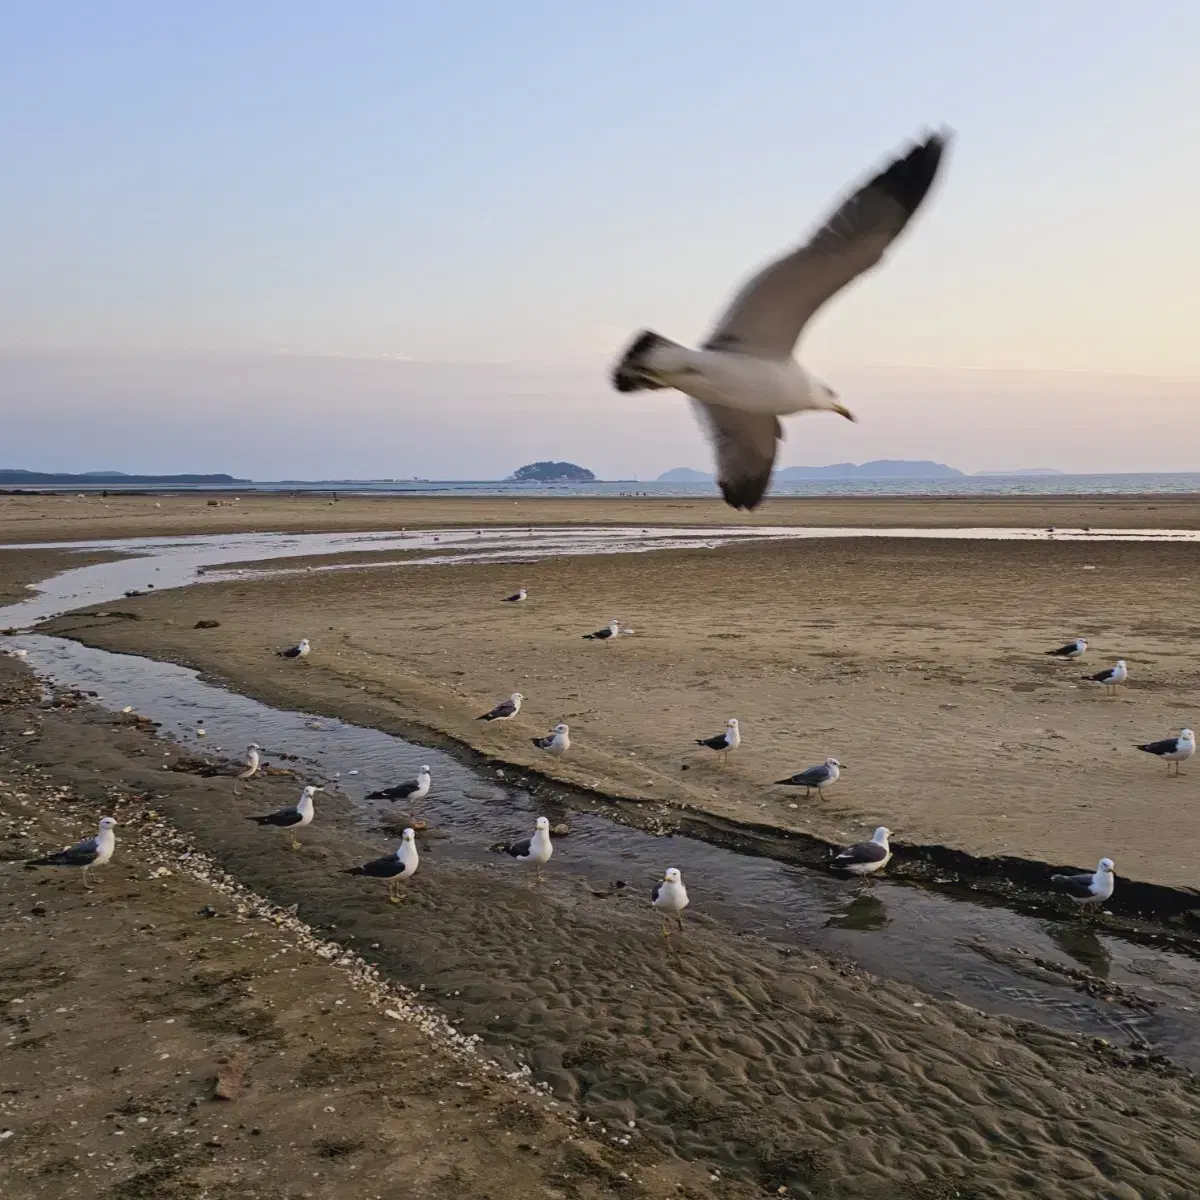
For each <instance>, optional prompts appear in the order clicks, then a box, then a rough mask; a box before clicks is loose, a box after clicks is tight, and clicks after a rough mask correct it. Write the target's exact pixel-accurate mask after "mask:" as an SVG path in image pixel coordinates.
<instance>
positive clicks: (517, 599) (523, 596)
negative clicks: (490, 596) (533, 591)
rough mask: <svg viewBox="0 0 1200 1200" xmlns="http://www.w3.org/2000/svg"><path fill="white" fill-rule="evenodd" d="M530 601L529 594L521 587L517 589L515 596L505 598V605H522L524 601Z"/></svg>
mask: <svg viewBox="0 0 1200 1200" xmlns="http://www.w3.org/2000/svg"><path fill="white" fill-rule="evenodd" d="M528 599H529V593H528V592H527V591H526V590H525V589H524V588H523V587H519V588H517V590H516V591H515V592H513V594H512V595H511V596H505V597H504V603H505V604H520V603H521V601H522V600H528Z"/></svg>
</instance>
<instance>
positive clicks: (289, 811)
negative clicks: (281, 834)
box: [247, 808, 304, 829]
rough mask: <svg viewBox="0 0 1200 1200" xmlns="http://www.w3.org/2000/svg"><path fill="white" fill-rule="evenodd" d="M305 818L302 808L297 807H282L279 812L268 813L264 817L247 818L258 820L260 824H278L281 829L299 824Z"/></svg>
mask: <svg viewBox="0 0 1200 1200" xmlns="http://www.w3.org/2000/svg"><path fill="white" fill-rule="evenodd" d="M303 819H304V818H303V816H301V814H300V810H299V809H297V808H281V809H280V810H279V811H278V812H273V813H267V814H266V816H263V817H247V820H249V821H257V822H258V824H259V825H277V826H279V828H281V829H287V828H288V826H290V825H297V824H299V823H300V822H301V821H302V820H303Z"/></svg>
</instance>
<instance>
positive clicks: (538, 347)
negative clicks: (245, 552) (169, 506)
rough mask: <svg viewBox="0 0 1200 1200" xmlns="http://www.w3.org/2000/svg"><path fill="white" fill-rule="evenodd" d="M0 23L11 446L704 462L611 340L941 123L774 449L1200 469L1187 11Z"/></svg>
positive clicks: (711, 280) (274, 457)
mask: <svg viewBox="0 0 1200 1200" xmlns="http://www.w3.org/2000/svg"><path fill="white" fill-rule="evenodd" d="M0 11H2V12H3V21H4V27H5V37H4V49H3V51H2V52H0V53H2V55H3V57H2V58H0V107H2V111H4V113H5V120H4V122H3V123H2V125H0V161H2V162H3V163H4V172H3V176H4V185H3V187H0V259H2V261H3V264H4V265H3V274H2V276H0V278H2V280H3V282H2V283H0V347H2V348H3V351H4V352H3V353H0V409H2V410H3V417H4V426H5V429H4V437H3V440H2V441H0V459H2V460H3V461H2V462H0V465H5V466H7V465H12V466H29V467H41V468H56V469H87V468H90V467H114V468H120V469H125V470H139V469H141V470H146V469H161V470H166V469H181V470H182V469H196V470H199V469H206V470H230V471H233V472H235V473H239V474H251V475H256V476H259V477H270V476H275V477H277V476H280V475H290V476H297V475H359V476H378V475H397V476H404V475H413V474H421V475H425V476H435V477H481V476H482V477H488V476H496V475H499V474H504V473H506V472H507V471H509V470H511V469H512V468H513V467H515V466H517V465H519V463H521V462H523V461H528V460H529V459H532V458H537V457H544V456H547V455H552V456H554V457H562V458H570V459H574V460H576V461H582V462H585V463H586V464H587V465H589V466H591V467H593V469H595V470H596V471H597V472H598V473H600V474H602V475H606V476H609V477H612V476H617V475H631V474H635V473H636V474H640V475H642V476H643V477H645V476H647V475H653V474H655V473H657V472H658V471H659V470H662V469H665V468H667V467H670V466H675V465H680V464H685V463H686V464H690V465H696V466H707V465H708V463H709V457H708V453H707V450H706V449H705V447H704V446H703V443H702V439H701V438H700V436H699V434H698V432H697V431H696V430H695V428H694V426H693V423H692V420H691V416H690V413H689V412H688V411H687V405H686V403H685V402H684V401H683V400H682V399H681V398H678V397H672V396H669V395H668V396H663V395H662V394H658V395H654V396H641V395H639V396H635V397H620V398H618V397H616V396H615V395H614V394H612V393H611V392H609V391H608V389H607V386H606V369H607V365H608V362H609V360H610V359H611V358H612V357H613V355H615V354H616V353H617V351H618V350H619V349H620V348H621V345H622V343H623V342H624V341H625V340H626V339H627V337H628V336H629V335H630V334H631V333H632V332H633V331H634V330H636V329H637V328H639V327H640V326H642V325H652V326H654V327H655V328H657V329H659V330H660V331H662V332H663V333H666V334H668V335H672V336H676V337H679V338H681V339H689V338H695V337H698V336H700V335H701V334H702V333H703V331H704V328H705V326H706V325H707V324H708V322H709V321H710V320H711V319H712V317H713V316H714V315H715V313H716V312H717V310H718V309H719V308H720V306H721V305H722V304H723V303H724V301H725V300H726V298H727V297H728V295H729V293H730V291H731V290H732V288H733V287H734V285H735V284H736V283H737V282H738V280H739V279H740V277H742V276H743V275H745V274H746V273H747V272H748V271H749V270H751V269H753V268H754V267H755V266H757V265H758V264H759V263H760V262H761V261H762V260H763V259H764V258H766V257H769V256H770V255H772V254H774V253H775V252H776V251H778V250H780V249H782V248H783V247H784V246H786V245H787V244H789V243H790V242H792V241H794V240H796V238H797V237H798V236H799V235H800V234H801V233H802V232H803V231H804V230H805V229H806V228H807V226H808V225H809V224H810V223H811V222H812V221H813V220H814V219H815V218H816V217H818V216H819V215H820V214H821V213H822V211H823V210H824V209H825V208H826V207H827V206H828V205H829V203H830V202H831V201H832V200H833V199H834V198H835V197H836V196H837V195H838V194H839V193H840V192H841V191H842V190H843V189H844V188H845V187H846V186H847V185H848V184H849V183H851V182H852V181H854V180H855V179H856V178H857V177H858V176H860V175H861V174H862V173H863V172H864V171H866V170H867V169H869V168H871V167H872V166H874V165H876V164H877V163H878V162H879V161H880V160H881V159H883V158H885V157H886V156H887V155H889V154H891V153H892V152H893V151H894V150H895V149H897V148H898V147H899V146H901V145H902V144H903V143H904V141H905V140H906V139H907V138H909V137H911V136H912V135H913V134H915V133H917V132H918V131H919V130H920V129H921V128H922V127H923V126H928V125H937V124H941V123H946V124H948V125H950V126H951V127H953V128H954V129H955V130H956V132H957V139H956V143H955V145H954V148H953V154H952V156H951V158H950V160H949V162H948V165H947V170H946V173H945V179H944V182H943V186H942V187H941V188H940V189H939V190H938V191H937V193H936V194H935V195H934V196H933V197H932V199H931V202H930V203H929V205H928V206H927V208H926V209H925V210H924V211H923V212H922V213H921V214H920V216H919V217H918V219H917V221H916V222H914V225H913V227H912V229H911V230H910V234H909V236H907V237H906V238H905V239H904V240H903V241H902V242H901V243H900V244H898V245H897V247H896V250H895V253H894V255H893V258H892V261H891V262H890V263H889V264H888V265H887V266H886V268H885V269H883V270H881V271H880V272H879V273H878V274H876V275H874V276H872V277H870V278H868V279H866V280H864V281H862V282H861V283H860V284H859V285H858V286H857V287H855V288H853V289H852V290H850V291H848V292H847V293H846V294H845V295H844V296H843V297H841V298H840V299H839V300H838V301H836V302H835V303H834V304H833V305H831V306H830V308H829V309H828V310H827V312H826V313H825V314H823V315H822V317H821V318H820V319H819V321H818V322H817V323H815V324H814V326H813V327H812V329H811V331H810V333H809V334H808V335H807V337H806V340H805V342H804V344H803V352H804V357H805V359H806V361H809V362H810V363H811V365H813V366H814V367H815V368H816V369H817V370H818V371H820V372H821V373H822V374H823V375H824V376H825V377H827V378H829V380H830V381H831V382H832V383H833V384H834V385H835V386H836V387H837V388H838V389H839V391H840V392H841V393H842V395H843V397H844V398H846V400H847V402H848V403H850V404H851V406H852V407H853V408H855V409H856V411H858V412H859V415H860V417H861V423H860V424H859V425H858V426H854V427H851V426H849V425H848V424H847V423H846V422H841V421H835V420H826V419H824V418H819V417H810V418H802V419H799V420H795V421H792V422H790V423H789V427H790V433H791V436H790V438H789V441H788V443H787V447H786V449H785V453H784V456H783V460H782V461H783V462H785V463H796V462H825V461H836V460H843V459H854V460H862V459H865V458H871V457H883V456H888V457H934V458H940V459H943V460H945V461H949V462H952V463H954V464H955V465H958V466H961V467H964V468H966V469H976V468H985V469H986V468H997V467H1004V466H1023V465H1029V464H1045V465H1053V466H1059V467H1063V468H1070V469H1096V470H1103V469H1119V468H1121V467H1123V466H1125V467H1128V468H1129V469H1164V470H1165V469H1188V468H1197V467H1200V455H1198V454H1196V452H1195V450H1194V448H1195V447H1196V446H1197V445H1200V383H1198V382H1197V381H1200V337H1198V336H1197V332H1198V325H1200V322H1198V321H1197V310H1196V304H1195V300H1194V288H1193V286H1192V281H1193V280H1194V279H1195V278H1197V276H1198V275H1200V238H1198V237H1197V236H1196V221H1197V217H1196V201H1195V197H1196V196H1197V195H1198V194H1200V82H1198V80H1197V76H1198V75H1200V72H1198V71H1197V68H1196V63H1197V61H1200V4H1197V3H1194V2H1193V0H1178V2H1176V3H1168V2H1161V0H1160V2H1153V0H1151V2H1148V3H1145V4H1137V3H1123V2H1122V3H1118V2H1116V0H1092V2H1085V0H1059V2H1057V3H1053V4H1045V3H1034V2H1032V0H1016V2H1012V3H1006V4H1003V5H1001V4H998V3H996V4H992V3H988V4H979V5H969V4H963V3H961V2H958V3H951V2H949V0H926V2H923V3H922V2H921V0H915V2H913V3H909V4H905V5H897V4H895V3H885V2H882V0H878V2H877V0H863V2H859V3H841V4H838V5H825V4H822V5H815V4H805V3H797V2H796V0H791V2H785V0H759V2H755V0H745V2H744V3H741V4H739V5H729V4H728V3H726V2H722V3H715V2H710V0H690V2H685V0H677V2H670V3H667V2H660V3H654V2H653V0H648V2H643V3H632V2H624V0H618V2H615V3H606V4H604V5H599V4H596V5H589V6H583V5H568V4H562V3H549V2H546V3H534V2H530V0H523V2H521V0H518V2H516V3H513V4H510V5H506V6H501V5H497V4H482V3H445V4H438V5H416V4H407V5H396V4H389V3H383V2H376V0H369V2H368V0H363V2H357V3H355V2H352V0H351V2H345V3H342V4H338V5H334V4H312V3H296V2H294V0H293V2H291V3H261V2H260V3H255V2H243V3H237V4H235V3H231V2H228V0H212V2H210V3H207V4H204V5H175V4H162V3H146V2H143V3H132V2H129V3H121V2H117V0H110V2H102V3H94V2H93V3H55V2H53V0H48V2H47V3H45V4H40V5H33V4H17V3H13V2H11V0H10V2H9V3H7V4H0ZM281 352H286V353H281ZM384 356H392V357H390V358H388V357H384ZM403 360H411V361H403ZM1164 425H1169V426H1170V428H1171V429H1172V437H1171V438H1170V439H1167V440H1164V439H1163V438H1162V436H1161V435H1162V430H1163V427H1164ZM284 432H287V433H288V434H289V435H290V436H289V437H287V438H284V437H282V436H281V435H282V434H283V433H284ZM1068 434H1069V435H1070V436H1069V438H1068V437H1066V436H1065V435H1068Z"/></svg>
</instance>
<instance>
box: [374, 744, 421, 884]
mask: <svg viewBox="0 0 1200 1200" xmlns="http://www.w3.org/2000/svg"><path fill="white" fill-rule="evenodd" d="M432 782H433V776H432V775H430V774H429V768H428V767H422V768H421V769H420V770H419V771H418V772H417V777H416V779H410V780H409V781H408V782H407V783H398V784H396V786H395V787H387V788H380V789H379V791H377V792H368V793H367V799H368V800H392V801H395V800H408V801H410V803H411V802H412V801H414V800H424V799H425V797H426V796H428V795H429V786H430V784H431V783H432ZM413 869H414V870H416V868H415V867H414V868H413Z"/></svg>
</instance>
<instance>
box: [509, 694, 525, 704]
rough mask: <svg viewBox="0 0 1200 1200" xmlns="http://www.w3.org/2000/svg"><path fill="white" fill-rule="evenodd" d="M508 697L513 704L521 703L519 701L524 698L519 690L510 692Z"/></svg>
mask: <svg viewBox="0 0 1200 1200" xmlns="http://www.w3.org/2000/svg"><path fill="white" fill-rule="evenodd" d="M509 699H510V700H511V701H512V702H513V703H514V704H520V703H521V701H522V700H524V699H525V697H524V696H522V695H521V693H520V692H513V694H512V695H511V696H509Z"/></svg>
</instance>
